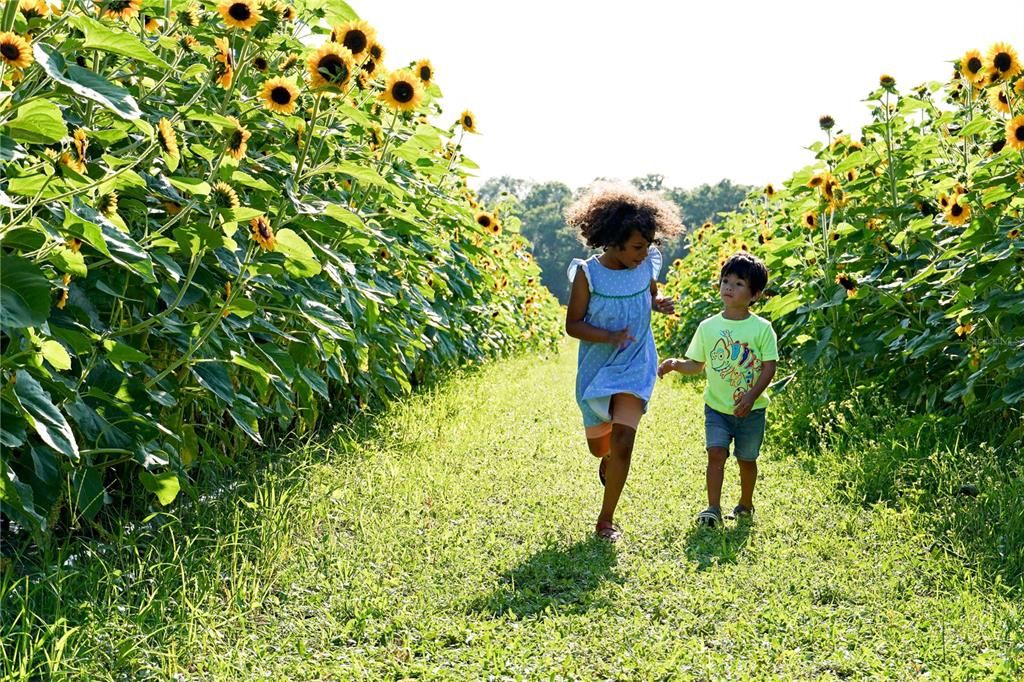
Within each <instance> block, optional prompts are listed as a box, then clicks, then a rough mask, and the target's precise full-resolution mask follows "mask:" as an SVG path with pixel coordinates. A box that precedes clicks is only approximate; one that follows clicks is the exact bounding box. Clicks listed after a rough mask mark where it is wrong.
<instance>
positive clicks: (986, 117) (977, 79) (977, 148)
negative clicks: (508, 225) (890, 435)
mask: <svg viewBox="0 0 1024 682" xmlns="http://www.w3.org/2000/svg"><path fill="white" fill-rule="evenodd" d="M1021 71H1022V70H1021V63H1020V61H1019V58H1018V56H1017V53H1016V52H1015V51H1014V49H1013V47H1012V46H1010V45H1007V44H1002V43H1000V44H996V45H994V46H992V47H991V49H990V50H988V51H987V53H986V54H983V53H982V52H980V51H978V50H971V51H968V52H967V53H966V54H964V55H963V56H962V57H961V58H960V59H959V60H958V61H956V62H955V68H954V72H953V76H952V78H951V80H950V81H949V82H947V83H937V82H934V83H929V84H926V85H922V86H920V87H916V88H914V89H912V90H907V91H901V90H900V89H899V88H898V87H897V84H896V82H895V80H894V79H893V78H892V77H891V76H888V75H883V76H882V77H881V78H880V80H879V84H878V87H877V88H876V89H875V90H874V91H873V92H871V93H870V94H869V95H868V97H867V101H868V102H869V103H870V106H871V112H872V122H871V123H870V124H868V125H867V126H865V127H864V128H863V130H862V131H861V134H860V136H859V138H858V137H851V136H849V135H845V134H842V133H841V131H839V130H838V129H837V128H836V127H835V121H834V120H833V119H832V117H830V116H823V117H821V119H820V121H819V123H820V128H821V131H822V135H823V137H824V139H823V140H820V141H818V142H816V143H814V144H813V145H812V147H811V149H812V150H813V151H814V152H815V157H816V163H815V164H814V165H812V166H809V167H807V168H804V169H802V170H800V171H797V172H796V173H794V174H793V175H792V176H791V177H790V178H789V179H788V180H787V181H786V182H785V183H783V185H782V186H778V187H776V186H773V185H769V186H767V187H765V188H764V189H763V190H762V191H758V192H755V193H752V194H751V195H750V196H749V197H748V198H747V200H746V201H745V203H744V204H743V206H742V207H741V209H740V210H739V211H736V212H732V213H730V214H724V215H723V216H722V219H721V220H720V221H717V223H712V222H709V223H706V224H704V225H703V226H701V227H700V228H699V229H696V230H693V231H692V232H691V234H690V247H691V248H690V251H689V253H688V255H687V256H686V257H685V258H683V259H681V260H677V261H676V262H675V263H674V264H673V266H672V268H671V270H670V273H669V275H668V283H667V286H666V291H667V292H669V293H670V294H672V295H674V296H677V297H679V298H680V299H681V305H679V306H678V307H677V310H678V311H679V313H680V315H679V317H678V318H677V319H667V320H659V321H658V324H659V326H660V328H659V330H658V331H659V333H660V335H661V337H662V338H663V340H664V342H665V344H666V346H667V347H668V348H669V349H671V350H672V351H674V352H682V351H684V350H685V344H686V342H687V341H688V340H689V335H690V334H691V333H692V327H693V326H694V325H695V323H696V322H697V321H699V320H700V319H702V318H703V317H706V316H707V315H709V314H713V313H714V312H716V311H717V308H718V306H719V303H718V297H717V290H716V285H717V273H718V270H719V267H720V265H721V263H722V262H723V259H724V258H725V257H726V256H727V255H729V254H730V253H733V252H735V251H738V250H748V251H750V252H752V253H754V254H756V255H758V256H759V257H761V258H762V259H763V260H764V261H765V263H766V264H767V266H768V268H769V272H770V274H771V278H770V282H769V288H768V291H767V292H766V295H767V300H766V301H762V303H760V304H759V306H760V309H759V310H757V311H756V312H759V313H760V314H762V315H765V316H767V317H769V318H770V319H772V320H773V323H774V324H775V326H776V329H777V331H778V332H779V334H780V344H781V346H780V347H785V348H787V349H788V351H789V352H790V354H791V357H793V358H794V359H796V360H797V361H798V362H797V365H796V369H797V371H798V372H799V371H800V368H811V367H814V368H815V369H814V372H815V374H816V375H818V376H822V377H826V378H828V377H833V378H840V377H841V378H842V379H843V383H842V385H846V386H849V385H851V384H850V382H851V381H852V382H854V384H853V385H860V386H862V387H864V386H867V387H869V390H872V391H874V390H878V391H884V392H885V394H886V395H889V396H893V397H895V398H897V399H899V400H900V402H901V403H902V404H904V405H906V406H908V408H910V409H924V410H927V411H936V412H946V411H951V412H962V413H965V414H988V415H992V416H997V415H998V417H999V418H1006V417H1007V416H1010V415H1016V419H1017V420H1018V422H1019V418H1020V405H1021V402H1022V401H1024V239H1022V230H1024V219H1022V217H1021V216H1022V210H1024V77H1022V75H1021ZM1017 435H1020V434H1019V433H1018V434H1017Z"/></svg>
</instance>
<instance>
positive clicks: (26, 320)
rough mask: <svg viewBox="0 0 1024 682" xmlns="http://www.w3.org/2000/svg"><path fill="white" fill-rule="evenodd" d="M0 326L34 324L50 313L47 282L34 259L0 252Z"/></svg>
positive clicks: (37, 324) (40, 322)
mask: <svg viewBox="0 0 1024 682" xmlns="http://www.w3.org/2000/svg"><path fill="white" fill-rule="evenodd" d="M0 301H2V302H3V305H0V329H16V328H20V327H37V326H39V325H40V324H42V323H43V322H45V321H46V318H47V316H48V315H49V314H50V282H49V281H48V280H47V279H46V276H45V275H44V274H43V271H42V270H40V269H39V266H37V265H35V264H34V263H32V262H30V261H27V260H25V259H24V258H19V257H18V256H8V255H7V254H3V255H0Z"/></svg>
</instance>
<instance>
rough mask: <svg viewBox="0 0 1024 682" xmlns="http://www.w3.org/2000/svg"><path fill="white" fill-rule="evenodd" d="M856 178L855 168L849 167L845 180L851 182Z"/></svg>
mask: <svg viewBox="0 0 1024 682" xmlns="http://www.w3.org/2000/svg"><path fill="white" fill-rule="evenodd" d="M856 179H857V169H856V168H851V169H850V170H848V171H846V181H847V182H853V181H854V180H856Z"/></svg>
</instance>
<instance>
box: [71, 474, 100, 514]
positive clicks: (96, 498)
mask: <svg viewBox="0 0 1024 682" xmlns="http://www.w3.org/2000/svg"><path fill="white" fill-rule="evenodd" d="M71 484H72V487H73V490H74V494H75V496H74V502H75V508H76V509H78V511H80V512H81V513H82V515H83V516H85V518H87V519H92V518H94V517H95V516H96V514H98V513H99V511H100V509H102V508H103V498H104V494H105V492H106V491H105V490H104V489H103V477H102V476H101V475H100V472H99V471H97V470H96V469H94V468H92V467H88V468H86V469H79V470H77V471H75V473H74V474H73V475H72V476H71Z"/></svg>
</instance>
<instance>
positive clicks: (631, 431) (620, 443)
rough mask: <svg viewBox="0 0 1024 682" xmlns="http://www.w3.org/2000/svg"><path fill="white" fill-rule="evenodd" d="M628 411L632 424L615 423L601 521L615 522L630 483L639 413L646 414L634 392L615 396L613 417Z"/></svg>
mask: <svg viewBox="0 0 1024 682" xmlns="http://www.w3.org/2000/svg"><path fill="white" fill-rule="evenodd" d="M624 414H629V415H631V418H629V419H626V420H625V421H628V422H629V424H625V423H620V422H619V421H615V423H613V424H612V433H611V455H610V456H609V457H608V459H607V462H608V464H607V468H606V470H605V486H604V500H603V501H602V504H601V514H600V515H599V516H598V517H597V521H598V523H601V522H608V523H611V522H612V520H613V518H614V516H615V508H616V507H617V506H618V504H619V496H620V495H622V488H623V487H624V486H625V485H626V477H627V476H628V475H629V465H630V462H631V460H632V457H633V442H634V441H635V439H636V425H638V422H639V417H638V415H640V414H643V401H642V400H640V399H639V398H637V397H636V396H634V395H629V394H625V393H617V394H616V395H615V396H613V397H612V418H613V420H615V419H620V420H621V419H622V418H623V415H624ZM633 424H636V425H633Z"/></svg>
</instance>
